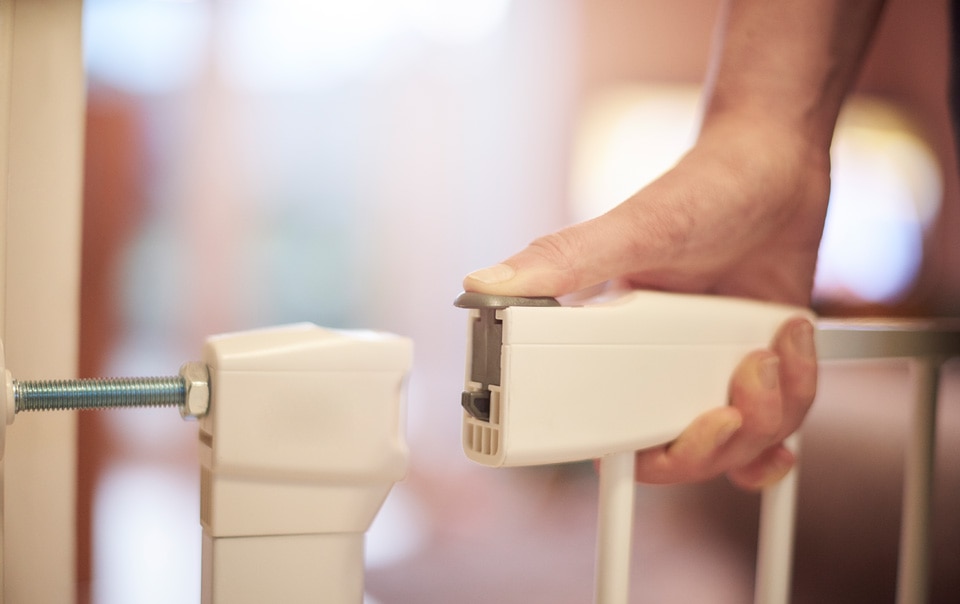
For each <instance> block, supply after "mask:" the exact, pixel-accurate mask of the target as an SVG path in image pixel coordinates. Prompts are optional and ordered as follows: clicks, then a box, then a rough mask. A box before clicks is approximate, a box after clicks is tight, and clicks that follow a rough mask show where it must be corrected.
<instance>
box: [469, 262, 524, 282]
mask: <svg viewBox="0 0 960 604" xmlns="http://www.w3.org/2000/svg"><path fill="white" fill-rule="evenodd" d="M516 274H517V272H516V271H515V270H513V267H511V266H509V265H507V264H494V265H493V266H488V267H487V268H482V269H480V270H478V271H474V272H472V273H470V274H469V275H467V278H468V279H473V280H474V281H479V282H481V283H486V284H488V285H493V284H494V283H503V282H504V281H509V280H510V279H513V277H514V275H516Z"/></svg>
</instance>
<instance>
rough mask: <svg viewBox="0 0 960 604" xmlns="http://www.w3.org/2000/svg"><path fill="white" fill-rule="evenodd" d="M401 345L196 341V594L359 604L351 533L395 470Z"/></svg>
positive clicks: (227, 599) (258, 334)
mask: <svg viewBox="0 0 960 604" xmlns="http://www.w3.org/2000/svg"><path fill="white" fill-rule="evenodd" d="M411 357H412V346H411V343H410V341H409V340H407V339H405V338H401V337H397V336H392V335H388V334H382V333H374V332H360V331H353V332H344V331H333V330H327V329H322V328H319V327H316V326H314V325H306V324H302V325H294V326H288V327H281V328H275V329H268V330H262V331H251V332H244V333H238V334H228V335H224V336H217V337H214V338H211V339H210V340H208V342H207V346H206V349H205V352H204V361H205V362H206V364H207V366H208V367H209V369H210V384H211V397H212V398H211V404H210V412H209V413H208V415H207V416H206V417H204V418H203V419H201V420H200V443H201V445H200V451H201V464H200V465H201V510H200V519H201V524H202V525H203V553H202V558H203V584H202V601H203V602H204V603H205V604H227V603H229V604H237V603H245V602H250V603H254V602H285V603H297V602H303V603H307V602H329V603H331V604H359V603H360V602H362V601H363V536H364V532H365V531H366V530H367V528H368V527H369V526H370V523H371V522H372V521H373V518H374V516H375V515H376V513H377V511H378V510H379V509H380V506H381V504H382V503H383V500H384V499H385V498H386V496H387V494H388V493H389V491H390V489H391V488H392V486H393V484H394V483H395V482H397V481H398V480H400V479H401V478H402V477H403V475H404V473H405V471H406V466H407V457H408V455H407V448H406V444H405V441H404V438H403V426H402V406H403V405H402V403H403V391H404V385H405V381H406V376H407V373H408V372H409V370H410V365H411Z"/></svg>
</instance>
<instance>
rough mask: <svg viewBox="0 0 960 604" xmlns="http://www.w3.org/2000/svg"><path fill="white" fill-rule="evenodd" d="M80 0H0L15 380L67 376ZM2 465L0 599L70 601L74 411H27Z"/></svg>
mask: <svg viewBox="0 0 960 604" xmlns="http://www.w3.org/2000/svg"><path fill="white" fill-rule="evenodd" d="M81 14H82V10H81V2H80V0H0V21H2V23H0V33H2V40H0V67H2V75H0V99H2V100H0V110H2V114H0V162H2V164H0V210H2V219H3V224H2V225H0V232H2V244H3V248H4V253H3V257H2V260H3V269H2V278H3V286H2V293H3V303H2V310H3V316H2V317H0V322H2V335H3V343H4V348H5V352H6V364H7V368H8V369H10V371H11V372H13V374H14V375H16V376H17V377H18V378H19V379H36V378H41V377H70V376H72V375H74V374H75V372H76V365H77V352H78V335H79V312H78V308H79V277H80V216H81V188H82V182H81V181H82V173H83V126H84V96H85V88H84V73H83V60H82V48H81ZM6 437H7V439H6V450H5V451H4V456H3V459H4V466H3V481H4V484H3V515H4V518H3V520H4V526H3V542H4V543H3V547H4V550H5V555H4V556H3V586H2V591H3V594H4V599H5V601H6V602H11V603H14V604H15V603H19V602H64V603H68V602H73V601H74V600H75V595H76V588H77V586H76V579H75V576H76V573H75V565H76V562H75V549H76V548H75V538H74V533H75V524H76V505H75V503H76V502H75V499H76V415H75V414H73V413H58V414H53V415H45V416H43V417H39V416H32V417H31V416H24V417H20V418H18V419H17V421H16V422H15V423H14V424H13V425H12V426H10V427H9V428H8V429H7V433H6Z"/></svg>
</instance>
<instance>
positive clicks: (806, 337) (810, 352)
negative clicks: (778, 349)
mask: <svg viewBox="0 0 960 604" xmlns="http://www.w3.org/2000/svg"><path fill="white" fill-rule="evenodd" d="M790 336H791V338H790V339H791V341H792V343H793V348H794V350H796V351H797V353H799V354H801V355H803V356H805V357H807V358H813V357H816V356H817V351H816V348H815V344H814V342H813V325H811V324H810V322H809V321H801V322H800V323H797V324H796V325H795V326H794V327H793V332H792V333H791V334H790Z"/></svg>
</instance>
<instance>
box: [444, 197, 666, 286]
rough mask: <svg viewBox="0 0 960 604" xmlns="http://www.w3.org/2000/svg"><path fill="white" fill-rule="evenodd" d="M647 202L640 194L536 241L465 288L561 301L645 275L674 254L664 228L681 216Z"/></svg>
mask: <svg viewBox="0 0 960 604" xmlns="http://www.w3.org/2000/svg"><path fill="white" fill-rule="evenodd" d="M650 197H651V193H649V192H645V191H641V192H640V193H638V194H637V195H635V196H634V197H632V198H630V199H628V200H627V201H625V202H624V203H623V204H621V205H620V206H618V207H617V208H614V209H613V210H611V211H610V212H608V213H606V214H604V215H602V216H599V217H597V218H594V219H592V220H588V221H586V222H582V223H579V224H576V225H573V226H571V227H568V228H565V229H562V230H560V231H557V232H556V233H552V234H550V235H546V236H544V237H540V238H539V239H537V240H535V241H534V242H533V243H531V244H530V245H529V246H527V247H526V248H525V249H523V250H521V251H520V252H519V253H517V254H515V255H513V256H511V257H510V258H508V259H506V260H504V261H503V262H502V263H500V264H496V265H493V266H491V267H488V268H485V269H480V270H478V271H475V272H473V273H471V274H469V275H467V277H466V278H465V279H464V281H463V287H464V289H465V290H467V291H476V292H482V293H487V294H498V295H511V296H562V295H565V294H570V293H573V292H577V291H580V290H582V289H585V288H587V287H591V286H593V285H597V284H599V283H603V282H605V281H609V280H611V279H615V278H618V277H622V276H625V275H636V274H643V273H644V272H645V271H647V270H649V269H651V268H653V267H655V266H659V265H660V264H662V263H663V261H664V255H665V254H667V255H671V254H674V253H675V252H676V249H677V245H676V244H675V242H674V241H673V239H672V237H675V235H674V232H675V231H676V230H677V228H676V227H673V226H671V227H669V228H668V227H667V226H665V223H670V224H672V223H675V222H678V223H684V221H683V220H681V218H680V215H682V214H683V212H681V211H680V210H679V209H677V208H667V207H664V206H663V204H658V205H657V206H656V207H653V204H651V203H650ZM640 209H643V210H644V211H640Z"/></svg>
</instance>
